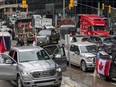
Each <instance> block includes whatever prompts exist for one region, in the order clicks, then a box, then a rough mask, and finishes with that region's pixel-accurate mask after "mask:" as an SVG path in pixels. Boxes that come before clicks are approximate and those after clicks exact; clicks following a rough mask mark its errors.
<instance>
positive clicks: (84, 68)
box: [81, 61, 87, 72]
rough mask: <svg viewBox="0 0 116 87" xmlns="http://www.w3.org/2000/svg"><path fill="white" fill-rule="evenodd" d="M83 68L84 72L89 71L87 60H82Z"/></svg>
mask: <svg viewBox="0 0 116 87" xmlns="http://www.w3.org/2000/svg"><path fill="white" fill-rule="evenodd" d="M81 69H82V71H84V72H86V71H87V65H86V62H85V61H82V62H81Z"/></svg>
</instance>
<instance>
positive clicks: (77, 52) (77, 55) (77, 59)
mask: <svg viewBox="0 0 116 87" xmlns="http://www.w3.org/2000/svg"><path fill="white" fill-rule="evenodd" d="M74 52H75V54H74V58H73V59H74V63H75V64H76V65H80V60H81V56H80V50H79V47H78V46H76V45H75V46H74Z"/></svg>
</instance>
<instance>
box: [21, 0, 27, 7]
mask: <svg viewBox="0 0 116 87" xmlns="http://www.w3.org/2000/svg"><path fill="white" fill-rule="evenodd" d="M22 8H27V0H22Z"/></svg>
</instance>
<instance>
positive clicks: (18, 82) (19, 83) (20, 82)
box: [17, 76, 23, 87]
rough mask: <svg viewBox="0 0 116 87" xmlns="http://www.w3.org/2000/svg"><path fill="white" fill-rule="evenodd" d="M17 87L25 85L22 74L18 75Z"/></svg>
mask: <svg viewBox="0 0 116 87" xmlns="http://www.w3.org/2000/svg"><path fill="white" fill-rule="evenodd" d="M17 87H23V84H22V81H21V78H20V76H17Z"/></svg>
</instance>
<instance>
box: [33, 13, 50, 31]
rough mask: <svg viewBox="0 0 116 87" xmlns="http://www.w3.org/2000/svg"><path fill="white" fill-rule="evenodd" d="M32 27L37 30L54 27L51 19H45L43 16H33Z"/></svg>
mask: <svg viewBox="0 0 116 87" xmlns="http://www.w3.org/2000/svg"><path fill="white" fill-rule="evenodd" d="M32 26H33V28H35V29H38V28H42V29H43V28H45V27H46V26H52V19H51V18H44V17H41V15H33V16H32Z"/></svg>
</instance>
